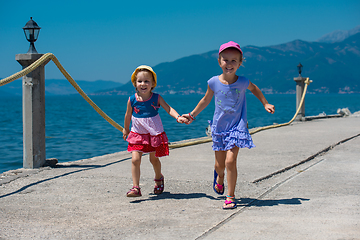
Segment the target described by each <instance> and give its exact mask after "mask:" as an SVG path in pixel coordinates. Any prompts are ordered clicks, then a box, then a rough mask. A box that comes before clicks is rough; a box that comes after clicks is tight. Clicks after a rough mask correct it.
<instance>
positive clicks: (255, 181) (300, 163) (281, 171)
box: [252, 133, 360, 183]
mask: <svg viewBox="0 0 360 240" xmlns="http://www.w3.org/2000/svg"><path fill="white" fill-rule="evenodd" d="M359 136H360V133H359V134H356V135H354V136H352V137H349V138H345V139H343V140H341V141H339V142H337V143H335V144H332V145H330V146H328V147H326V148H324V149H323V150H321V151H319V152H317V153H315V154H313V155H311V156H310V157H308V158H306V159H304V160H302V161H300V162H298V163H295V164H293V165H291V166H288V167H285V168H283V169H280V170H278V171H276V172H274V173H271V174H269V175H267V176H265V177H261V178H258V179H256V180H254V181H253V182H252V183H259V182H261V181H264V180H266V179H269V178H271V177H274V176H276V175H278V174H281V173H284V172H286V171H289V170H290V169H293V168H295V167H297V166H299V165H302V164H304V163H306V162H309V161H311V160H313V159H315V158H316V157H319V156H322V155H324V154H326V153H327V152H328V151H330V150H332V149H333V148H335V147H336V146H338V145H340V144H342V143H345V142H347V141H349V140H351V139H354V138H356V137H359Z"/></svg>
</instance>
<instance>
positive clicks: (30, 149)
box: [15, 53, 46, 168]
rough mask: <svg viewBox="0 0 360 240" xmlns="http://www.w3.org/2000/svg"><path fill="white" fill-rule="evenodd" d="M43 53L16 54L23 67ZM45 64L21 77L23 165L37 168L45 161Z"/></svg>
mask: <svg viewBox="0 0 360 240" xmlns="http://www.w3.org/2000/svg"><path fill="white" fill-rule="evenodd" d="M42 55H43V54H37V53H27V54H16V57H15V59H16V61H18V62H19V63H20V64H21V66H22V67H23V69H24V68H26V67H28V66H29V65H31V64H32V63H34V62H35V61H36V60H37V59H39V58H40V57H41V56H42ZM45 64H46V63H44V64H43V65H42V66H40V67H38V68H36V69H35V70H34V71H32V72H31V73H29V74H28V75H26V76H24V77H23V80H22V82H23V87H22V89H23V151H24V152H23V167H24V168H39V167H42V166H43V165H44V164H45V162H46V152H45Z"/></svg>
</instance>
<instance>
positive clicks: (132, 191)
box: [126, 186, 142, 197]
mask: <svg viewBox="0 0 360 240" xmlns="http://www.w3.org/2000/svg"><path fill="white" fill-rule="evenodd" d="M126 196H127V197H141V196H142V195H141V191H140V187H139V186H133V187H132V189H130V191H128V192H127V193H126Z"/></svg>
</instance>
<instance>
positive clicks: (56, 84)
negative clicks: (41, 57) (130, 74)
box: [0, 79, 123, 96]
mask: <svg viewBox="0 0 360 240" xmlns="http://www.w3.org/2000/svg"><path fill="white" fill-rule="evenodd" d="M76 82H77V84H78V85H79V86H80V88H81V89H82V90H83V91H84V92H85V93H87V94H89V95H91V93H93V92H95V91H99V90H105V89H111V88H117V87H120V86H122V85H123V84H122V83H118V82H113V81H104V80H97V81H94V82H90V81H83V80H76ZM0 91H1V92H0V95H3V94H8V95H19V96H21V95H22V80H21V79H18V80H15V81H13V82H11V83H9V84H6V85H4V86H1V88H0ZM76 93H77V91H76V90H75V88H74V87H73V86H72V85H71V84H70V83H69V81H67V80H65V79H46V80H45V94H46V95H69V94H76Z"/></svg>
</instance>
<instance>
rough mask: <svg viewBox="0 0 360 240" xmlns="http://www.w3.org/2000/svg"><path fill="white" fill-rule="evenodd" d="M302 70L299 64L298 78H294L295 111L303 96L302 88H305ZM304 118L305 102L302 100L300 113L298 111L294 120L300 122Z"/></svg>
mask: <svg viewBox="0 0 360 240" xmlns="http://www.w3.org/2000/svg"><path fill="white" fill-rule="evenodd" d="M302 68H303V65H301V63H299V65H297V69H298V72H299V76H298V77H295V78H294V81H295V82H296V110H297V109H298V108H299V105H300V102H301V97H302V95H303V92H304V87H305V80H306V78H303V77H302V76H301V72H302ZM304 118H305V100H304V103H303V105H302V106H301V108H300V111H299V113H298V115H297V116H296V118H295V120H297V121H301V120H303V119H304Z"/></svg>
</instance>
